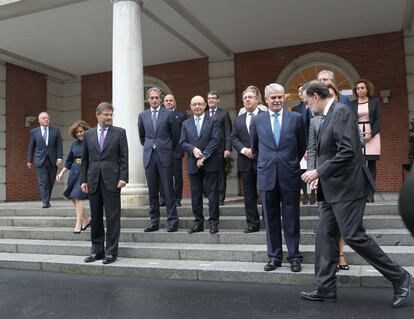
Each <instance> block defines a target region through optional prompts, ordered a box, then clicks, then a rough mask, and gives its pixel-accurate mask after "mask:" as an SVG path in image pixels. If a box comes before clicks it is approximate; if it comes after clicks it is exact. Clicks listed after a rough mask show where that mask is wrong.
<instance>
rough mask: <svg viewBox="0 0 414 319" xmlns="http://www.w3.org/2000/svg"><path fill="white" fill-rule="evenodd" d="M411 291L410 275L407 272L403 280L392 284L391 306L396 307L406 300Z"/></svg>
mask: <svg viewBox="0 0 414 319" xmlns="http://www.w3.org/2000/svg"><path fill="white" fill-rule="evenodd" d="M410 293H411V275H410V274H409V273H408V272H407V274H406V276H405V278H404V280H403V281H402V282H401V283H400V284H399V285H394V299H393V301H392V307H393V308H398V307H401V305H402V304H403V303H404V302H405V301H406V300H407V298H408V297H409V296H410Z"/></svg>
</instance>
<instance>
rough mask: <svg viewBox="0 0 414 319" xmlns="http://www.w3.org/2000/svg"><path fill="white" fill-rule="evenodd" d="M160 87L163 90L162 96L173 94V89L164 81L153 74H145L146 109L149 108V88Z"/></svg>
mask: <svg viewBox="0 0 414 319" xmlns="http://www.w3.org/2000/svg"><path fill="white" fill-rule="evenodd" d="M154 86H156V87H158V88H159V89H160V90H161V93H162V94H161V98H164V96H165V95H167V94H172V91H171V89H170V88H169V87H168V85H167V84H166V83H165V82H163V81H162V80H160V79H158V78H156V77H153V76H149V75H144V109H145V110H146V109H148V108H149V103H148V102H147V91H148V89H150V88H152V87H154Z"/></svg>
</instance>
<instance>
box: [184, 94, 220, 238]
mask: <svg viewBox="0 0 414 319" xmlns="http://www.w3.org/2000/svg"><path fill="white" fill-rule="evenodd" d="M190 107H191V110H192V111H193V114H194V116H192V117H190V118H188V119H187V120H186V121H184V123H183V126H182V128H181V138H180V145H181V146H182V148H183V149H184V151H185V152H186V153H187V155H188V159H187V173H188V176H189V178H190V189H191V206H192V209H193V215H194V225H193V226H192V227H191V228H190V230H189V233H190V234H191V233H197V232H201V231H204V216H203V182H205V183H204V187H205V191H206V193H207V197H208V210H209V214H210V218H209V224H210V234H215V233H217V232H218V224H219V204H218V187H217V186H218V185H217V183H218V178H217V177H218V171H219V163H218V161H219V158H218V154H217V146H218V141H219V126H218V122H217V120H215V119H213V118H211V117H208V116H206V115H205V113H204V109H205V108H206V102H205V101H204V98H203V97H201V96H194V97H193V98H192V99H191V104H190Z"/></svg>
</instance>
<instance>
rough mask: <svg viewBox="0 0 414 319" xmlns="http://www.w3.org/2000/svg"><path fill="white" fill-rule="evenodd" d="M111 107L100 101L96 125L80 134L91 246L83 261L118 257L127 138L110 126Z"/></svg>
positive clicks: (120, 131)
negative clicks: (89, 215) (81, 137)
mask: <svg viewBox="0 0 414 319" xmlns="http://www.w3.org/2000/svg"><path fill="white" fill-rule="evenodd" d="M113 110H114V109H113V106H112V104H110V103H108V102H103V103H100V104H99V105H98V106H97V108H96V118H97V119H98V125H97V126H96V128H94V129H90V130H88V131H86V132H85V133H84V135H83V143H82V159H81V172H80V181H81V189H82V191H83V192H85V193H88V194H89V204H90V208H91V217H92V218H91V240H92V248H91V254H90V256H88V257H86V258H85V262H86V263H89V262H94V261H96V260H100V259H103V264H110V263H113V262H115V261H116V259H117V256H118V242H119V236H120V231H121V188H122V187H124V186H125V185H126V184H127V183H128V141H127V136H126V132H125V130H124V129H123V128H120V127H116V126H112V116H113ZM104 209H105V219H106V234H105V229H104V224H103V211H104ZM105 237H106V249H105V247H104V241H105Z"/></svg>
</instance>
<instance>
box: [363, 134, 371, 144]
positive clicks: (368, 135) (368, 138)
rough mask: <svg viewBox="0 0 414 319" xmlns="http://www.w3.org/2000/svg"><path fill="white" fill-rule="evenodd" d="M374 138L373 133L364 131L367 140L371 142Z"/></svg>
mask: <svg viewBox="0 0 414 319" xmlns="http://www.w3.org/2000/svg"><path fill="white" fill-rule="evenodd" d="M371 139H372V133H364V140H365V142H366V143H367V142H369V141H370V140H371Z"/></svg>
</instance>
